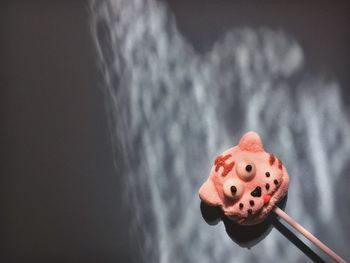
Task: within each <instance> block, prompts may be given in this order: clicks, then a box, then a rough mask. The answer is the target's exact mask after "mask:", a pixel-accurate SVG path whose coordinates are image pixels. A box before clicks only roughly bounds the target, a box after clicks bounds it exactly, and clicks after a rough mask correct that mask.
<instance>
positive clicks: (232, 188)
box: [231, 185, 237, 194]
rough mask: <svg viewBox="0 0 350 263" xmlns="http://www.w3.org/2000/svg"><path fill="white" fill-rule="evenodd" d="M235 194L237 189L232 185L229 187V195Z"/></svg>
mask: <svg viewBox="0 0 350 263" xmlns="http://www.w3.org/2000/svg"><path fill="white" fill-rule="evenodd" d="M236 192H237V187H236V186H234V185H232V186H231V193H232V194H235V193H236Z"/></svg>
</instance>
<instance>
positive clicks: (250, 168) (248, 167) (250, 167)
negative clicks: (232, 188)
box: [245, 164, 253, 173]
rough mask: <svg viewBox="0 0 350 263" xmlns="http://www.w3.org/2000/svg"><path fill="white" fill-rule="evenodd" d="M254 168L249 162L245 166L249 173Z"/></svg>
mask: <svg viewBox="0 0 350 263" xmlns="http://www.w3.org/2000/svg"><path fill="white" fill-rule="evenodd" d="M252 169H253V167H252V166H251V165H250V164H248V165H247V166H246V167H245V170H246V171H247V172H248V173H249V172H250V171H251V170H252Z"/></svg>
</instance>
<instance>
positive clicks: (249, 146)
mask: <svg viewBox="0 0 350 263" xmlns="http://www.w3.org/2000/svg"><path fill="white" fill-rule="evenodd" d="M238 147H239V148H240V149H241V150H243V151H249V152H263V151H264V147H263V144H262V142H261V139H260V136H259V134H257V133H256V132H253V131H250V132H247V133H245V134H244V135H243V136H242V138H241V140H240V141H239V143H238Z"/></svg>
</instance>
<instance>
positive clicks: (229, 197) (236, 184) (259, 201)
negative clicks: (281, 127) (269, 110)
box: [199, 132, 289, 225]
mask: <svg viewBox="0 0 350 263" xmlns="http://www.w3.org/2000/svg"><path fill="white" fill-rule="evenodd" d="M288 183H289V177H288V174H287V171H286V170H285V168H284V166H283V164H282V162H281V161H280V160H278V159H277V158H276V157H275V156H274V155H273V154H270V153H267V152H265V151H264V149H263V146H262V143H261V139H260V137H259V135H258V134H257V133H255V132H248V133H246V134H245V135H244V136H243V137H242V138H241V140H240V142H239V144H238V145H237V146H235V147H233V148H231V149H229V150H227V151H225V152H224V153H222V154H221V155H219V156H218V157H217V158H216V159H215V162H214V164H213V166H212V169H211V172H210V175H209V178H208V180H207V181H206V182H205V183H204V184H203V185H202V186H201V188H200V190H199V196H200V198H201V199H202V201H204V202H206V203H207V204H209V205H213V206H220V207H221V208H222V210H223V211H224V214H225V215H226V216H228V217H229V218H231V219H233V220H235V221H237V223H239V224H246V225H249V224H256V223H259V222H261V221H263V220H264V219H265V217H266V216H267V214H268V213H269V212H270V210H271V209H272V207H273V206H274V205H275V203H276V202H278V201H279V200H281V199H282V198H283V196H284V195H285V194H286V192H287V190H288Z"/></svg>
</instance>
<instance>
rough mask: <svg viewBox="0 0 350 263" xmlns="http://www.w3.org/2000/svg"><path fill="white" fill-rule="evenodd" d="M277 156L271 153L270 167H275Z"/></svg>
mask: <svg viewBox="0 0 350 263" xmlns="http://www.w3.org/2000/svg"><path fill="white" fill-rule="evenodd" d="M275 159H276V158H275V156H274V155H273V154H272V153H270V159H269V163H270V165H273V163H274V162H275Z"/></svg>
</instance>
